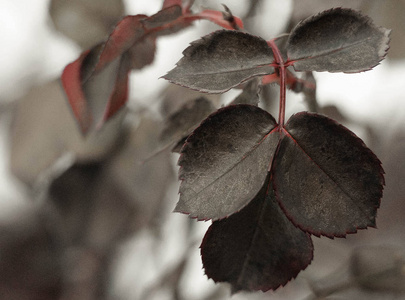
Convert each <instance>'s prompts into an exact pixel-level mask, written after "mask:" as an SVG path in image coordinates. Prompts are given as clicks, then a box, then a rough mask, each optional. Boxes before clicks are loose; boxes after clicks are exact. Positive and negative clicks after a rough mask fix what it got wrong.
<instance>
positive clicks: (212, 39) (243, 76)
mask: <svg viewBox="0 0 405 300" xmlns="http://www.w3.org/2000/svg"><path fill="white" fill-rule="evenodd" d="M183 55H184V57H183V58H182V59H181V60H180V61H179V62H178V63H177V66H176V68H174V69H173V70H171V71H170V72H169V73H167V74H166V75H165V76H163V78H165V79H167V80H169V81H170V82H172V83H175V84H178V85H181V86H186V87H189V88H192V89H195V90H199V91H202V92H210V93H223V92H225V91H227V90H229V89H231V88H233V87H235V86H237V85H239V84H241V83H242V82H244V81H246V80H248V79H250V78H252V77H254V76H261V75H266V74H270V73H273V72H274V68H273V67H271V66H269V64H271V63H272V62H273V52H272V50H271V49H270V48H269V47H268V45H267V42H266V41H265V40H263V39H262V38H259V37H256V36H253V35H250V34H246V33H242V32H238V31H227V30H220V31H216V32H214V33H212V34H210V35H207V36H205V37H203V38H202V39H200V40H197V41H195V42H193V43H192V44H191V46H189V47H188V48H187V49H186V50H184V51H183Z"/></svg>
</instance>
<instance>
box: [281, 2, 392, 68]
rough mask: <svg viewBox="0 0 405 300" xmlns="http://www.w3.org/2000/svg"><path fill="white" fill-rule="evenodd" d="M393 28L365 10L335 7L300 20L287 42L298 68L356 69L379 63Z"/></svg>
mask: <svg viewBox="0 0 405 300" xmlns="http://www.w3.org/2000/svg"><path fill="white" fill-rule="evenodd" d="M389 34H390V30H388V29H385V28H383V27H378V26H376V25H374V24H373V22H372V20H371V19H370V18H369V17H367V16H365V15H362V14H361V13H359V12H357V11H354V10H351V9H344V8H335V9H330V10H327V11H324V12H322V13H319V14H318V15H315V16H312V17H310V18H308V19H306V20H304V21H303V22H301V23H299V24H298V25H297V26H296V27H295V28H294V29H293V30H292V32H291V34H290V38H289V40H288V42H287V53H288V58H289V60H290V61H292V62H294V68H295V69H296V70H297V71H329V72H347V73H355V72H361V71H366V70H369V69H371V68H373V67H374V66H376V65H377V64H378V63H379V62H380V61H381V60H382V59H383V58H384V57H385V55H386V53H387V50H388V48H389V46H388V43H389Z"/></svg>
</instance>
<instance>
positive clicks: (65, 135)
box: [10, 81, 125, 185]
mask: <svg viewBox="0 0 405 300" xmlns="http://www.w3.org/2000/svg"><path fill="white" fill-rule="evenodd" d="M124 116H125V110H122V111H121V112H120V113H118V114H116V115H115V116H114V117H113V118H112V119H111V121H110V122H109V124H108V126H104V127H103V129H102V130H100V131H98V132H92V133H91V134H89V135H88V136H87V137H86V138H84V137H83V136H82V135H81V133H80V131H79V129H78V127H77V125H76V123H75V120H74V117H73V115H72V113H71V112H70V111H69V107H68V104H67V103H66V100H65V97H64V95H63V90H62V88H61V86H60V83H59V82H57V81H52V82H49V83H47V84H45V85H43V86H38V87H35V88H33V89H32V90H31V91H30V92H29V93H28V94H27V95H26V96H24V97H23V98H22V99H20V100H18V102H17V105H16V109H15V111H14V114H13V121H12V124H11V134H10V155H11V157H10V160H11V162H10V168H11V171H12V172H13V174H14V175H15V176H17V177H18V178H19V179H20V180H22V181H23V182H24V183H26V184H28V185H33V184H34V183H35V182H36V181H37V180H38V178H39V177H40V176H41V175H42V174H43V172H44V171H45V170H47V169H49V168H50V167H51V166H52V165H53V164H54V162H55V161H56V160H57V159H58V158H60V157H61V156H62V155H63V154H65V153H67V152H73V153H74V154H75V157H76V159H78V160H79V161H96V160H100V159H101V158H103V157H105V156H106V155H107V154H108V153H109V152H110V151H111V150H112V149H113V148H114V146H115V143H116V142H117V139H118V138H119V137H120V132H121V131H120V128H121V124H122V120H123V117H124Z"/></svg>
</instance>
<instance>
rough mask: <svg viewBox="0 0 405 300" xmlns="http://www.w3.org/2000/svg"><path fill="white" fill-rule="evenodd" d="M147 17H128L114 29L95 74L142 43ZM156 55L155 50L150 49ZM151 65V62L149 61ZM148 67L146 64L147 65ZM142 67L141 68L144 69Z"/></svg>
mask: <svg viewBox="0 0 405 300" xmlns="http://www.w3.org/2000/svg"><path fill="white" fill-rule="evenodd" d="M146 18H147V16H145V15H135V16H126V17H125V18H123V19H122V20H121V21H120V22H119V23H118V24H117V25H116V26H115V28H114V30H113V32H112V33H111V34H110V36H109V37H108V39H107V41H106V42H105V43H104V46H103V50H102V52H101V54H100V58H99V59H98V61H97V64H96V66H95V69H94V72H99V71H100V70H102V69H104V68H105V67H106V66H107V65H108V64H110V63H111V62H113V61H114V60H116V59H117V58H119V57H120V56H121V55H123V54H124V53H125V52H126V51H128V50H129V49H130V48H131V47H133V46H136V45H137V44H138V43H141V42H142V39H143V38H144V36H145V34H146V31H145V29H144V28H143V25H142V21H143V20H145V19H146ZM150 51H151V52H153V53H154V49H150ZM147 61H148V63H150V60H149V59H148V60H147ZM145 65H146V64H145ZM145 65H143V66H140V67H139V69H140V68H142V67H144V66H145Z"/></svg>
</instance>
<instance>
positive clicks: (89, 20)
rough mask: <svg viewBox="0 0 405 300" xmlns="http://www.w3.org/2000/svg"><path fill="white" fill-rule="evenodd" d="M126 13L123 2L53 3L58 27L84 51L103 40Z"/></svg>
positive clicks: (52, 13)
mask: <svg viewBox="0 0 405 300" xmlns="http://www.w3.org/2000/svg"><path fill="white" fill-rule="evenodd" d="M124 12H125V7H124V3H123V2H122V1H121V0H101V1H100V0H70V1H64V0H52V1H51V2H50V7H49V13H50V16H51V18H52V21H53V23H54V24H55V27H56V28H57V29H58V30H59V31H61V32H62V33H63V34H65V35H66V36H68V37H69V38H71V39H73V40H74V41H75V42H77V43H78V44H79V45H80V46H81V47H82V48H84V49H87V48H89V47H92V46H94V45H95V44H97V43H99V42H100V41H101V40H103V39H104V38H105V37H106V36H107V35H108V34H109V32H110V30H111V28H112V27H113V26H114V25H115V24H116V23H117V22H118V20H119V19H120V18H121V17H122V16H123V15H124Z"/></svg>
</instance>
